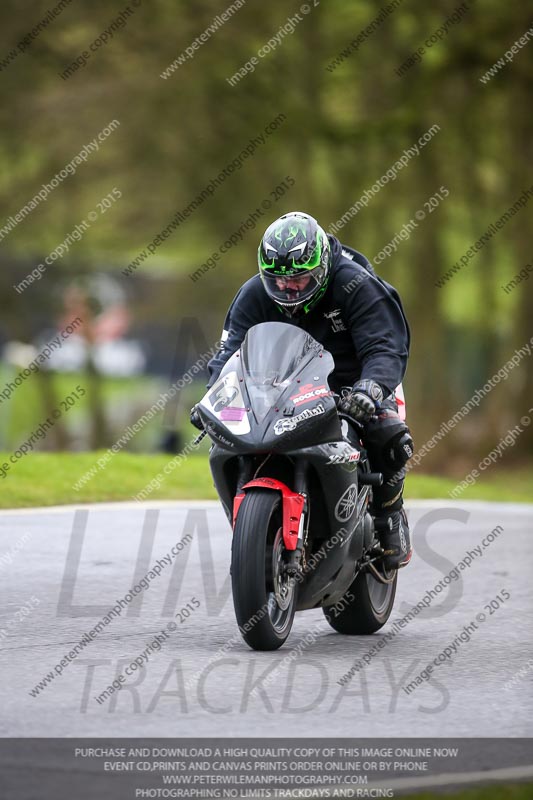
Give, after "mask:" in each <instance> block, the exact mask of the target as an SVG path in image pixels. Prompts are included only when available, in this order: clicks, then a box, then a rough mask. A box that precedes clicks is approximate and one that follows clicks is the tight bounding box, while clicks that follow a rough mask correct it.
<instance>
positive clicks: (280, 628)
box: [231, 489, 298, 650]
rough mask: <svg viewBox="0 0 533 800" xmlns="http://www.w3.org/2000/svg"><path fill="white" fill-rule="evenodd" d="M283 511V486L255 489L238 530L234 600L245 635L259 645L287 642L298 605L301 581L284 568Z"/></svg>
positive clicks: (233, 568) (233, 560) (250, 642)
mask: <svg viewBox="0 0 533 800" xmlns="http://www.w3.org/2000/svg"><path fill="white" fill-rule="evenodd" d="M281 512H282V500H281V497H280V495H279V493H278V492H274V491H271V490H264V489H250V490H249V491H248V492H247V493H246V497H245V498H244V500H243V501H242V503H241V506H240V508H239V513H238V515H237V521H236V523H235V530H234V532H233V543H232V550H231V585H232V591H233V606H234V608H235V616H236V618H237V623H238V625H239V628H240V631H241V633H242V635H243V638H244V641H245V642H246V643H247V644H248V645H249V646H250V647H251V648H253V649H254V650H277V649H278V647H281V645H282V644H283V643H284V642H285V640H286V639H287V637H288V635H289V633H290V631H291V627H292V622H293V619H294V612H295V610H296V595H297V590H298V584H297V583H295V581H294V580H292V579H291V578H290V577H289V576H288V575H287V573H286V572H285V570H284V565H285V553H286V550H285V545H284V543H283V533H282V513H281Z"/></svg>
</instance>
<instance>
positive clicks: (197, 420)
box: [190, 406, 204, 431]
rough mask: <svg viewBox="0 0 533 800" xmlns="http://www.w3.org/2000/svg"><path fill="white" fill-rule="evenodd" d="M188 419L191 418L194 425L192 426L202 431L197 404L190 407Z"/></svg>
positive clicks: (202, 425)
mask: <svg viewBox="0 0 533 800" xmlns="http://www.w3.org/2000/svg"><path fill="white" fill-rule="evenodd" d="M190 420H191V425H194V427H195V428H198V430H199V431H203V429H204V423H203V422H202V418H201V416H200V412H199V411H198V406H193V407H192V408H191V415H190Z"/></svg>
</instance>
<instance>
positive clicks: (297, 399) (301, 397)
mask: <svg viewBox="0 0 533 800" xmlns="http://www.w3.org/2000/svg"><path fill="white" fill-rule="evenodd" d="M329 394H331V392H330V391H329V389H328V387H327V386H324V385H322V386H314V385H313V384H312V383H306V384H305V386H300V389H299V391H298V394H293V395H292V397H291V400H292V402H293V403H294V405H295V406H303V405H304V403H310V402H311V400H314V399H315V398H316V397H324V396H325V395H329Z"/></svg>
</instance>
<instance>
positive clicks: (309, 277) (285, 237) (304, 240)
mask: <svg viewBox="0 0 533 800" xmlns="http://www.w3.org/2000/svg"><path fill="white" fill-rule="evenodd" d="M258 261H259V274H260V275H261V280H262V281H263V286H264V287H265V291H266V293H267V294H268V296H269V297H271V298H272V300H273V301H274V302H275V303H276V305H277V306H278V307H279V308H280V309H281V310H282V311H283V312H284V313H285V314H287V315H288V316H294V315H295V314H298V313H300V312H302V311H303V312H304V313H307V312H308V311H310V309H311V308H313V306H314V305H316V303H317V302H318V301H319V299H320V298H321V297H322V295H323V294H324V292H325V291H326V288H327V284H328V279H329V275H330V268H331V247H330V244H329V241H328V237H327V235H326V232H325V231H324V230H323V229H322V228H321V227H320V225H319V224H318V222H317V221H316V219H314V218H313V217H310V216H309V215H308V214H303V213H301V212H299V211H293V212H291V213H290V214H284V216H283V217H280V218H279V219H277V220H276V221H275V222H273V223H272V225H270V226H269V227H268V228H267V229H266V231H265V235H264V236H263V239H262V240H261V244H260V245H259V253H258Z"/></svg>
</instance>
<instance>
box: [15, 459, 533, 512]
mask: <svg viewBox="0 0 533 800" xmlns="http://www.w3.org/2000/svg"><path fill="white" fill-rule="evenodd" d="M101 455H103V454H102V453H36V454H30V455H28V456H26V457H25V458H22V459H20V460H19V461H17V462H16V463H15V464H10V462H9V457H8V455H7V454H6V453H3V454H0V470H1V467H2V465H3V464H6V463H7V464H8V465H9V467H10V468H9V470H8V471H7V473H6V475H5V476H4V477H3V478H0V487H1V492H0V508H24V507H32V506H49V505H62V504H67V503H74V504H75V503H98V502H109V501H118V500H131V499H132V498H133V497H134V496H135V495H136V494H138V493H139V492H140V491H142V490H143V489H144V488H145V487H146V486H147V485H148V484H150V483H151V482H152V481H155V482H157V481H160V485H159V486H158V487H157V486H156V484H155V483H153V485H154V486H156V488H154V489H153V491H152V492H150V494H149V495H148V497H147V498H146V499H150V500H160V499H164V500H202V499H212V500H214V499H216V498H217V495H216V492H215V489H214V487H213V482H212V479H211V472H210V470H209V464H208V461H207V456H206V455H205V454H203V453H198V454H194V455H191V456H189V458H187V459H186V460H183V461H182V462H181V464H179V465H177V466H175V468H174V469H172V470H171V471H170V474H168V475H165V474H164V473H163V470H164V468H165V467H166V466H167V465H170V462H171V460H172V459H171V457H170V456H165V455H137V454H130V453H118V454H117V455H115V456H114V457H113V458H112V459H111V460H110V462H109V463H108V465H107V467H105V469H98V468H96V469H95V465H96V462H97V459H98V458H99V457H100V456H101ZM90 470H95V471H94V474H93V476H92V477H91V478H90V480H88V481H87V482H86V483H84V484H83V486H81V487H79V488H78V490H76V489H75V488H74V486H75V485H76V483H77V482H78V481H79V480H80V479H81V478H82V477H83V476H84V475H86V474H88V473H89V471H90ZM0 474H1V472H0ZM532 484H533V481H532V475H531V470H527V469H520V470H506V471H505V475H503V473H501V472H500V473H498V472H495V471H491V472H490V473H487V475H486V476H485V477H484V478H483V480H482V481H478V483H476V484H475V485H474V486H469V487H468V488H467V489H466V490H465V491H464V492H463V493H462V494H461V496H460V499H459V500H458V501H457V502H460V501H461V500H463V499H464V500H494V501H499V502H502V501H505V502H511V501H513V502H533V496H532V491H531V486H532ZM455 485H456V481H455V480H453V479H450V478H440V477H435V476H432V475H417V474H411V475H409V476H408V479H407V487H406V497H407V499H408V500H409V499H415V498H431V499H438V498H447V499H449V497H448V492H449V491H450V490H451V489H453V487H454V486H455Z"/></svg>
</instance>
